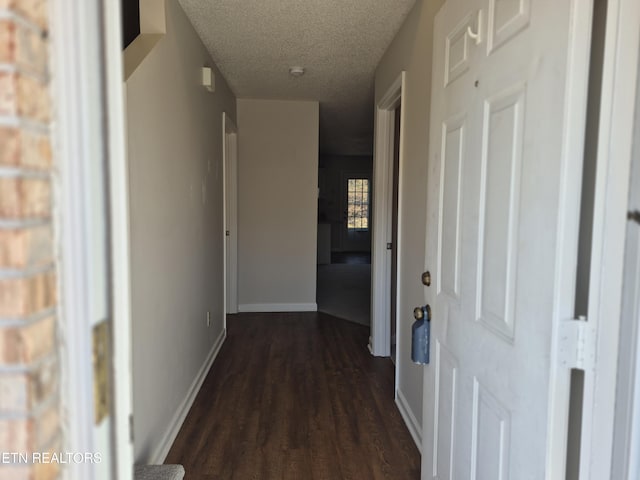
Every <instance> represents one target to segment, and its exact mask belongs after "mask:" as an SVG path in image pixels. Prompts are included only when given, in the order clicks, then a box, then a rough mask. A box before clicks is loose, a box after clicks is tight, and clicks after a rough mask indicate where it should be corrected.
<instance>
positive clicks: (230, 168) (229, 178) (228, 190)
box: [222, 112, 238, 330]
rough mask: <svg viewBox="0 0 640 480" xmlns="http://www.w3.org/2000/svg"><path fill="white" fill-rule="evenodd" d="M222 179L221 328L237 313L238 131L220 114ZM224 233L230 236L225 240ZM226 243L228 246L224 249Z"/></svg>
mask: <svg viewBox="0 0 640 480" xmlns="http://www.w3.org/2000/svg"><path fill="white" fill-rule="evenodd" d="M222 178H223V181H222V183H223V187H222V188H223V199H224V200H223V202H224V205H223V207H222V210H223V231H222V236H223V238H222V245H223V248H224V255H223V256H224V282H223V283H224V294H223V296H224V299H223V312H222V318H224V328H225V330H226V328H227V313H231V314H233V313H238V128H237V127H236V124H235V123H234V122H233V120H232V119H231V117H229V114H228V113H227V112H223V113H222ZM227 231H229V232H230V235H229V236H227ZM227 241H228V242H229V246H228V247H227Z"/></svg>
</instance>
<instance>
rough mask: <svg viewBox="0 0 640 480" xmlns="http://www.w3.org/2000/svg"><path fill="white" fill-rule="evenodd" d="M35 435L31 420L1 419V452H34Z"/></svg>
mask: <svg viewBox="0 0 640 480" xmlns="http://www.w3.org/2000/svg"><path fill="white" fill-rule="evenodd" d="M34 433H35V432H34V425H33V421H32V420H31V419H30V418H26V417H25V418H11V419H0V452H21V453H30V452H32V451H33V446H34Z"/></svg>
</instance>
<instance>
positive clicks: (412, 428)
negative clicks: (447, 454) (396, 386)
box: [396, 390, 422, 453]
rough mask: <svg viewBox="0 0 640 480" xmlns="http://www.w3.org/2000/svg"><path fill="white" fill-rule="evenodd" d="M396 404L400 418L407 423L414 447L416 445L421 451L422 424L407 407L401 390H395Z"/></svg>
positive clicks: (407, 404)
mask: <svg viewBox="0 0 640 480" xmlns="http://www.w3.org/2000/svg"><path fill="white" fill-rule="evenodd" d="M396 405H397V406H398V410H400V415H402V419H403V420H404V423H405V424H406V425H407V428H408V429H409V433H410V434H411V437H412V438H413V441H414V442H415V444H416V447H418V451H420V453H422V426H421V425H420V424H419V423H418V420H417V419H416V416H415V415H414V414H413V411H412V410H411V408H410V407H409V403H407V399H406V398H404V395H403V394H402V390H397V391H396Z"/></svg>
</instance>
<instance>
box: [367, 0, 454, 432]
mask: <svg viewBox="0 0 640 480" xmlns="http://www.w3.org/2000/svg"><path fill="white" fill-rule="evenodd" d="M443 3H444V0H433V1H424V0H418V1H417V2H416V5H415V6H414V8H413V10H412V11H411V13H409V15H408V17H407V19H406V20H405V22H404V24H403V25H402V27H401V28H400V31H399V32H398V34H397V35H396V37H395V38H394V40H393V42H392V43H391V45H390V46H389V48H388V49H387V51H386V53H385V54H384V56H383V57H382V60H381V61H380V64H379V65H378V68H377V70H376V79H375V95H376V103H378V101H379V100H380V98H381V97H382V95H384V93H385V92H386V91H387V90H388V89H389V88H390V87H391V85H392V84H393V82H394V80H395V79H396V78H397V77H398V76H399V75H400V72H402V70H406V72H407V73H406V90H405V91H404V92H403V109H404V113H403V115H404V119H405V123H404V126H403V128H404V144H403V145H402V149H403V158H402V159H401V166H400V169H401V178H400V184H401V185H402V191H401V194H400V198H399V210H400V211H402V218H401V221H402V225H400V226H399V238H400V239H401V245H400V252H401V256H400V258H399V259H398V271H399V275H400V277H399V288H398V305H399V307H400V310H399V319H400V321H399V329H398V332H397V342H398V351H401V352H405V353H404V354H403V355H402V357H401V358H398V359H397V362H398V390H399V391H400V392H401V394H402V396H403V397H404V398H405V399H406V403H407V404H408V407H409V409H410V410H411V413H412V414H413V415H414V416H415V418H416V420H417V422H418V423H419V424H420V425H422V377H423V367H420V366H417V365H414V364H413V363H411V359H410V355H409V352H411V343H410V342H411V324H412V323H413V321H414V320H413V314H412V312H413V308H414V307H416V306H418V305H422V304H424V290H423V288H424V287H423V286H422V283H421V282H420V276H421V274H422V272H423V268H424V253H425V221H426V213H425V212H426V202H427V194H426V191H425V185H426V184H427V158H428V154H429V144H428V136H429V135H428V134H429V106H430V97H431V56H432V49H433V48H432V45H433V38H432V37H433V17H434V15H435V13H436V12H437V11H438V9H439V8H440V6H441V5H442V4H443Z"/></svg>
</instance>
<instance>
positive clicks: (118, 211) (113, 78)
mask: <svg viewBox="0 0 640 480" xmlns="http://www.w3.org/2000/svg"><path fill="white" fill-rule="evenodd" d="M121 28H122V27H121V13H120V2H103V1H100V0H87V1H84V2H82V4H81V5H78V4H76V2H74V1H73V0H60V1H58V2H54V4H53V7H52V9H51V29H52V32H53V36H52V37H53V38H54V41H53V42H52V47H51V54H52V57H51V58H52V61H53V62H54V64H55V74H54V76H53V79H52V95H53V97H54V98H55V99H56V100H57V102H58V108H57V109H56V114H55V115H56V116H55V129H54V131H53V136H54V139H55V143H56V153H57V154H58V155H59V158H58V161H59V163H60V165H59V168H58V173H57V174H56V176H55V186H56V190H57V191H56V197H57V198H56V200H57V201H56V203H57V209H56V212H55V216H56V217H57V218H56V229H57V230H58V232H59V233H58V236H57V238H56V245H57V247H56V248H59V249H61V252H60V251H58V252H57V254H58V255H60V253H62V255H60V260H59V262H58V264H59V268H60V285H61V289H62V293H63V294H62V295H61V296H60V299H61V300H60V308H61V313H62V314H61V315H60V329H61V333H62V335H63V338H64V342H63V346H61V347H60V362H61V370H62V386H63V387H62V405H63V410H64V411H66V412H73V415H65V422H66V423H65V425H64V431H65V436H64V444H65V448H66V449H67V450H69V451H92V450H93V451H95V452H98V451H100V449H101V447H102V448H108V449H109V453H110V455H108V456H105V457H106V458H104V460H103V461H102V462H100V463H91V462H87V463H78V464H75V463H70V464H69V465H67V474H68V475H69V476H70V477H73V478H86V479H87V480H92V479H107V478H115V479H117V480H131V478H132V473H133V472H132V470H133V468H132V467H133V443H132V432H131V427H130V425H131V424H130V418H131V412H132V396H131V395H132V381H131V378H132V377H131V315H130V312H131V302H130V264H129V236H130V232H129V208H128V207H129V203H128V192H129V185H128V174H127V173H128V172H127V161H126V140H125V114H124V88H123V71H122V48H121V39H122V32H121ZM88 79H89V80H88ZM79 92H80V93H79ZM80 99H82V100H80ZM86 159H95V160H96V161H99V162H100V166H99V167H98V168H96V169H95V170H92V169H91V168H88V164H87V160H86ZM92 185H100V186H101V187H100V188H99V189H96V188H92ZM97 190H100V191H97ZM98 198H102V200H98ZM95 208H98V209H99V210H101V212H96V211H95ZM96 213H98V214H96ZM102 233H104V237H101V238H98V237H97V236H96V235H99V236H101V234H102ZM96 242H97V243H96ZM100 242H105V244H104V246H103V247H100V246H99V245H100ZM95 248H98V249H104V251H105V255H106V258H105V263H106V264H107V267H106V271H102V270H101V269H98V270H96V269H95V266H94V264H95V261H94V260H95V259H94V258H93V257H92V256H91V252H92V251H93V249H95ZM65 252H67V254H65ZM69 252H73V254H72V255H71V254H68V253H69ZM92 278H93V281H92ZM116 285H117V288H116V287H115V286H116ZM96 288H104V289H105V291H106V292H107V293H106V295H107V302H109V304H108V305H109V306H108V307H107V308H106V311H107V315H109V316H110V318H109V317H107V319H105V320H107V321H109V323H110V331H111V333H110V335H111V338H112V339H116V338H117V341H113V340H112V342H111V357H112V362H111V372H110V374H111V385H110V397H111V405H110V407H111V408H110V415H109V416H108V417H107V418H106V419H104V420H103V423H102V424H101V425H99V426H95V425H94V413H93V407H92V406H93V401H94V392H93V388H94V384H93V370H92V340H91V339H92V335H91V334H92V327H93V325H94V324H95V322H94V320H95V318H94V317H95V316H96V314H97V312H99V311H100V310H101V309H102V308H103V307H102V306H101V305H102V302H104V300H103V299H100V298H99V297H98V296H96V294H95V289H96ZM64 292H66V294H65V293H64ZM116 379H117V382H116ZM103 442H107V444H108V447H107V446H106V445H105V444H104V443H103ZM102 453H103V455H104V452H102Z"/></svg>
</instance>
